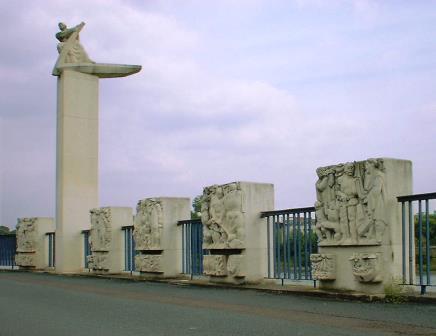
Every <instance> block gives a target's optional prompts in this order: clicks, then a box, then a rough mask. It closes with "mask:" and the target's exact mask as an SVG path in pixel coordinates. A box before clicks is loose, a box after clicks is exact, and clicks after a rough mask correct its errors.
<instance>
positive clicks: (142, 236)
mask: <svg viewBox="0 0 436 336" xmlns="http://www.w3.org/2000/svg"><path fill="white" fill-rule="evenodd" d="M190 209H191V202H190V199H189V198H176V197H159V198H147V199H144V200H141V201H139V202H138V206H137V208H136V216H135V220H134V231H133V237H134V240H135V249H136V251H138V252H139V253H138V254H137V255H136V256H135V268H136V271H138V272H140V273H141V274H144V275H147V276H148V277H156V278H163V277H177V276H180V274H181V272H182V269H181V266H182V242H181V239H180V238H181V233H180V228H179V227H178V226H177V222H178V221H179V220H185V219H189V218H190V214H191V212H190Z"/></svg>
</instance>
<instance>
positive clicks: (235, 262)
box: [227, 254, 245, 277]
mask: <svg viewBox="0 0 436 336" xmlns="http://www.w3.org/2000/svg"><path fill="white" fill-rule="evenodd" d="M227 272H228V275H231V276H234V277H245V256H243V255H240V254H234V255H230V256H229V259H228V260H227Z"/></svg>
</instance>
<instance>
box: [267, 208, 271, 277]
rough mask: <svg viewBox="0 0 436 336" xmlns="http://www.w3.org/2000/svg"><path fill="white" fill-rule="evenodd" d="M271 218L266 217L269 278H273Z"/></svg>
mask: <svg viewBox="0 0 436 336" xmlns="http://www.w3.org/2000/svg"><path fill="white" fill-rule="evenodd" d="M269 226H270V216H267V217H266V239H267V244H266V248H267V255H268V278H271V251H270V248H271V242H270V240H271V237H270V235H271V233H270V227H269Z"/></svg>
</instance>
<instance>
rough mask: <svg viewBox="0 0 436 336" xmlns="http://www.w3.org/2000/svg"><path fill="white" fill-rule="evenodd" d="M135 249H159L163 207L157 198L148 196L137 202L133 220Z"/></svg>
mask: <svg viewBox="0 0 436 336" xmlns="http://www.w3.org/2000/svg"><path fill="white" fill-rule="evenodd" d="M134 227H135V230H134V231H133V236H134V239H135V244H136V245H135V249H136V250H137V251H144V250H161V249H162V246H161V240H162V231H163V209H162V204H161V202H160V201H159V200H156V199H153V198H148V199H144V200H141V201H139V202H138V205H137V207H136V216H135V221H134Z"/></svg>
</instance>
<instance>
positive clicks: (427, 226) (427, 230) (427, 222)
mask: <svg viewBox="0 0 436 336" xmlns="http://www.w3.org/2000/svg"><path fill="white" fill-rule="evenodd" d="M428 203H429V201H428V199H426V200H425V236H426V237H425V238H426V246H425V247H426V248H425V255H426V257H427V269H426V278H427V279H426V280H427V281H426V283H427V285H430V284H431V275H430V271H431V252H430V218H429V204H428Z"/></svg>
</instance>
